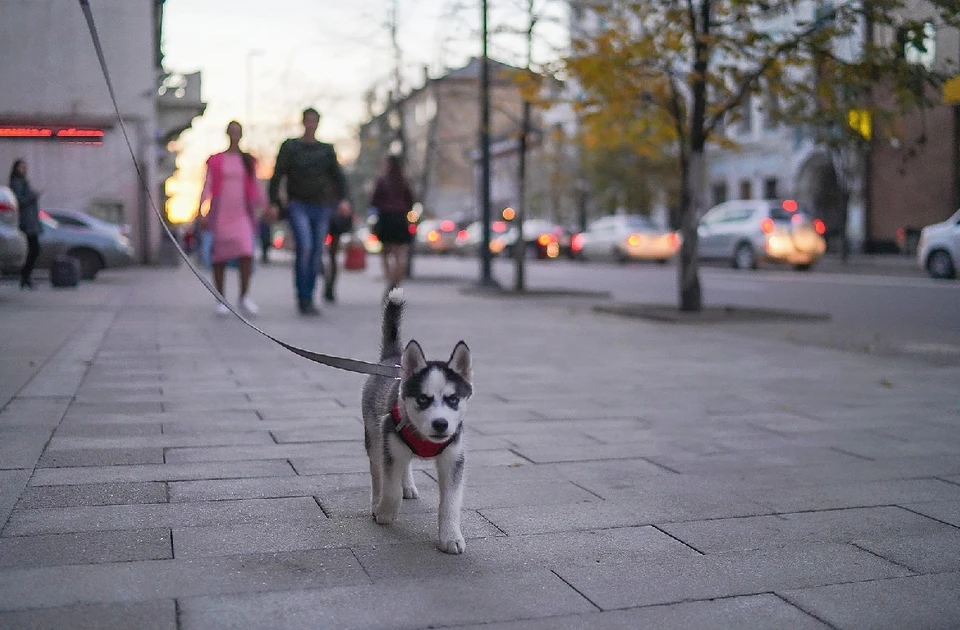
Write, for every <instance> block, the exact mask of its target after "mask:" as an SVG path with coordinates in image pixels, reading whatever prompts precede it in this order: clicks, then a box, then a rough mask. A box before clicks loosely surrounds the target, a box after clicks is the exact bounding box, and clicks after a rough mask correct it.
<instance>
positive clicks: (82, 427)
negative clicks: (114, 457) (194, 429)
mask: <svg viewBox="0 0 960 630" xmlns="http://www.w3.org/2000/svg"><path fill="white" fill-rule="evenodd" d="M162 427H163V425H161V424H160V423H159V422H154V423H151V424H121V423H119V422H104V423H92V422H91V423H83V424H80V423H75V422H74V423H71V422H64V423H62V424H61V425H60V426H59V427H58V428H57V431H56V433H54V434H53V435H54V436H55V437H58V438H62V437H127V436H133V435H160V434H161V433H163V430H162Z"/></svg>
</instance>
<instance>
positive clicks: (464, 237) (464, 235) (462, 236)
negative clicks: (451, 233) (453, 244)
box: [457, 230, 470, 243]
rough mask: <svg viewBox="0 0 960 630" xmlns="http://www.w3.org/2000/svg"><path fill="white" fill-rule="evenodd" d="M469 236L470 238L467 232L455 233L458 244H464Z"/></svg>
mask: <svg viewBox="0 0 960 630" xmlns="http://www.w3.org/2000/svg"><path fill="white" fill-rule="evenodd" d="M469 236H470V235H469V234H467V231H466V230H460V231H459V232H457V241H458V242H460V243H462V242H464V241H465V240H467V237H469Z"/></svg>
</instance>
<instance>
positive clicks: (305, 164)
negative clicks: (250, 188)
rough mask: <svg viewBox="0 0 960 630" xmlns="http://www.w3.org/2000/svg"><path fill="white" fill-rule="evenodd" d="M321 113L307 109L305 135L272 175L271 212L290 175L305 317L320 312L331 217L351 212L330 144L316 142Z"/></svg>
mask: <svg viewBox="0 0 960 630" xmlns="http://www.w3.org/2000/svg"><path fill="white" fill-rule="evenodd" d="M319 124H320V114H319V113H318V112H317V110H315V109H313V108H312V107H311V108H308V109H306V110H304V112H303V135H302V136H300V137H299V138H290V139H289V140H284V142H283V144H281V145H280V151H279V152H278V153H277V162H276V166H275V167H274V171H273V177H271V178H270V204H271V205H270V211H271V214H272V215H273V216H277V215H278V214H279V207H280V182H281V180H282V179H284V178H286V183H287V187H286V188H287V213H288V219H289V221H290V228H291V230H292V231H293V239H294V243H295V246H296V263H295V265H294V281H295V284H296V289H297V306H298V308H299V309H300V313H301V314H303V315H316V314H318V313H319V311H318V310H317V307H316V306H314V303H313V293H314V289H315V288H316V284H317V273H318V272H319V270H320V266H321V264H322V262H321V260H322V256H323V242H324V239H326V237H327V226H328V224H329V222H330V215H331V214H332V213H333V212H334V209H336V211H337V212H340V213H341V214H349V213H350V211H351V210H350V202H349V201H347V185H346V179H345V178H344V176H343V170H342V169H341V168H340V162H339V161H338V160H337V153H336V151H335V150H334V148H333V145H332V144H327V143H325V142H320V141H318V140H317V137H316V134H317V126H318V125H319Z"/></svg>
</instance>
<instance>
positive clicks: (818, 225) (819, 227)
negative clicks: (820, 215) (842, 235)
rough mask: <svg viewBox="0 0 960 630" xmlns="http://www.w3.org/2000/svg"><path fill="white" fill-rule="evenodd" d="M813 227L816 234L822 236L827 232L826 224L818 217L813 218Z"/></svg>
mask: <svg viewBox="0 0 960 630" xmlns="http://www.w3.org/2000/svg"><path fill="white" fill-rule="evenodd" d="M813 229H815V230H816V231H817V234H819V235H820V236H823V235H824V234H826V233H827V224H826V223H824V222H823V221H821V220H820V219H814V220H813Z"/></svg>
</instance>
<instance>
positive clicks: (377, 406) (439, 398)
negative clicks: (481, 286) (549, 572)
mask: <svg viewBox="0 0 960 630" xmlns="http://www.w3.org/2000/svg"><path fill="white" fill-rule="evenodd" d="M402 312H403V290H402V289H393V290H392V291H390V293H389V294H388V296H387V300H386V306H385V308H384V313H383V341H382V343H381V350H380V363H381V365H398V364H399V365H400V378H399V379H392V378H387V377H383V376H376V375H374V376H371V377H370V378H369V379H367V382H366V383H364V386H363V397H362V400H361V407H362V410H363V437H364V445H365V446H366V449H367V456H368V457H369V458H370V477H371V481H372V486H373V492H372V493H371V499H372V507H373V517H374V518H375V519H376V521H377V523H380V524H381V525H386V524H389V523H392V522H393V521H394V519H396V518H397V514H398V513H399V512H400V503H401V502H402V500H403V499H416V498H418V496H419V493H418V491H417V486H416V484H415V483H414V480H413V470H412V468H411V464H412V462H413V458H414V457H419V458H421V459H434V460H435V461H436V465H437V477H438V480H439V483H440V513H439V524H440V534H439V542H438V547H439V548H440V550H441V551H444V552H446V553H453V554H458V553H463V551H464V549H465V548H466V543H465V542H464V540H463V534H462V533H461V531H460V507H461V505H462V503H463V475H464V463H465V461H466V452H465V451H466V449H465V448H464V435H463V419H464V414H465V411H466V407H467V401H468V400H469V399H470V396H471V395H472V394H473V385H472V380H473V369H472V367H471V358H470V349H469V348H468V347H467V344H466V343H464V342H463V341H460V342H458V343H457V345H456V346H455V347H454V349H453V353H452V354H451V355H450V359H448V360H447V361H427V359H426V357H424V355H423V350H422V349H421V348H420V344H418V343H417V342H416V341H410V343H408V344H407V345H406V347H405V348H403V349H402V350H401V347H400V340H399V338H400V317H401V314H402Z"/></svg>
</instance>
